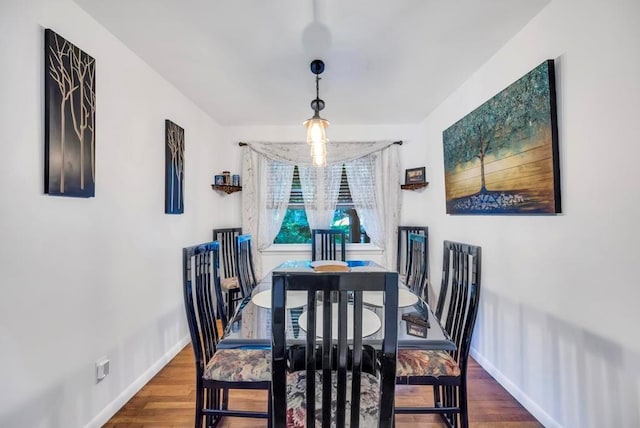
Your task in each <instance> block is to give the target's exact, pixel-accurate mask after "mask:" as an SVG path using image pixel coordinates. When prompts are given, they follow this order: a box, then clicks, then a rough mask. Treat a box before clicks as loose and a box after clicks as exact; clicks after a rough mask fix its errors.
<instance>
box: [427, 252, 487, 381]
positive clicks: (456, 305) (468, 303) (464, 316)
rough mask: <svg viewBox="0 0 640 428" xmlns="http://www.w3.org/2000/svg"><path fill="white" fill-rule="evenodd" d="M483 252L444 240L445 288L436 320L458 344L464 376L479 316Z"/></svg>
mask: <svg viewBox="0 0 640 428" xmlns="http://www.w3.org/2000/svg"><path fill="white" fill-rule="evenodd" d="M481 250H482V249H481V248H480V247H478V246H475V245H469V244H463V243H459V242H451V241H444V254H443V262H442V285H441V287H440V295H439V296H438V305H437V308H436V317H437V318H438V319H439V320H440V323H441V324H442V326H443V327H444V329H445V331H446V332H447V333H448V334H449V336H450V337H451V339H452V340H453V341H454V342H455V344H456V347H457V349H456V350H455V351H454V352H453V357H454V359H455V360H456V362H457V363H458V365H459V367H460V368H461V370H462V372H463V375H464V374H465V373H466V369H467V359H468V357H469V348H470V347H471V335H472V334H473V326H474V325H475V322H476V317H477V315H478V303H479V301H480V267H481V255H482V251H481Z"/></svg>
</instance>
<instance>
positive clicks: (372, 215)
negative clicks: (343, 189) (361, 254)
mask: <svg viewBox="0 0 640 428" xmlns="http://www.w3.org/2000/svg"><path fill="white" fill-rule="evenodd" d="M344 165H345V169H346V171H347V180H348V181H349V190H350V191H351V198H352V200H353V205H354V206H355V209H356V212H357V213H358V217H359V218H360V220H361V221H362V223H363V226H364V228H365V230H366V231H367V234H368V235H369V237H370V238H371V242H372V243H373V244H375V245H377V246H378V247H380V248H381V249H382V250H383V254H384V256H383V257H384V263H385V265H386V266H387V267H388V268H393V267H394V266H395V260H394V257H395V256H396V253H395V251H394V249H395V248H396V240H397V230H398V224H399V221H400V200H401V199H400V164H399V162H398V147H397V146H396V145H392V146H389V147H387V148H386V149H384V150H381V151H378V152H375V153H372V154H370V155H367V156H364V157H361V158H358V159H353V160H351V161H347V162H345V164H344Z"/></svg>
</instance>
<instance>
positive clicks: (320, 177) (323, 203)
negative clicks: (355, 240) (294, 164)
mask: <svg viewBox="0 0 640 428" xmlns="http://www.w3.org/2000/svg"><path fill="white" fill-rule="evenodd" d="M298 172H299V173H300V187H301V188H302V197H303V198H304V210H305V213H306V214H307V221H308V222H309V228H310V229H328V228H329V226H330V225H331V222H332V221H333V213H334V211H335V210H336V204H337V203H338V194H339V193H340V178H341V177H342V164H341V163H338V162H337V163H334V164H331V165H327V166H326V167H325V168H318V167H314V166H308V165H303V166H298Z"/></svg>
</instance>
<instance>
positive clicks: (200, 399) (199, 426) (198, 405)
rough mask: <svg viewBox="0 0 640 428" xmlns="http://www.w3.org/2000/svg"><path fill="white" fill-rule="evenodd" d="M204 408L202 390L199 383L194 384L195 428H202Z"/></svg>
mask: <svg viewBox="0 0 640 428" xmlns="http://www.w3.org/2000/svg"><path fill="white" fill-rule="evenodd" d="M203 407H204V389H203V388H202V385H201V381H200V380H198V381H197V382H196V423H195V428H202V408H203Z"/></svg>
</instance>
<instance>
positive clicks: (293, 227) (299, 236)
mask: <svg viewBox="0 0 640 428" xmlns="http://www.w3.org/2000/svg"><path fill="white" fill-rule="evenodd" d="M273 243H274V244H310V243H311V230H309V222H308V221H307V214H306V213H305V212H304V206H302V207H300V206H297V207H295V206H293V207H292V206H291V205H289V208H288V209H287V213H286V214H285V216H284V220H283V221H282V227H281V228H280V232H279V233H278V236H276V239H275V240H274V241H273Z"/></svg>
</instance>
